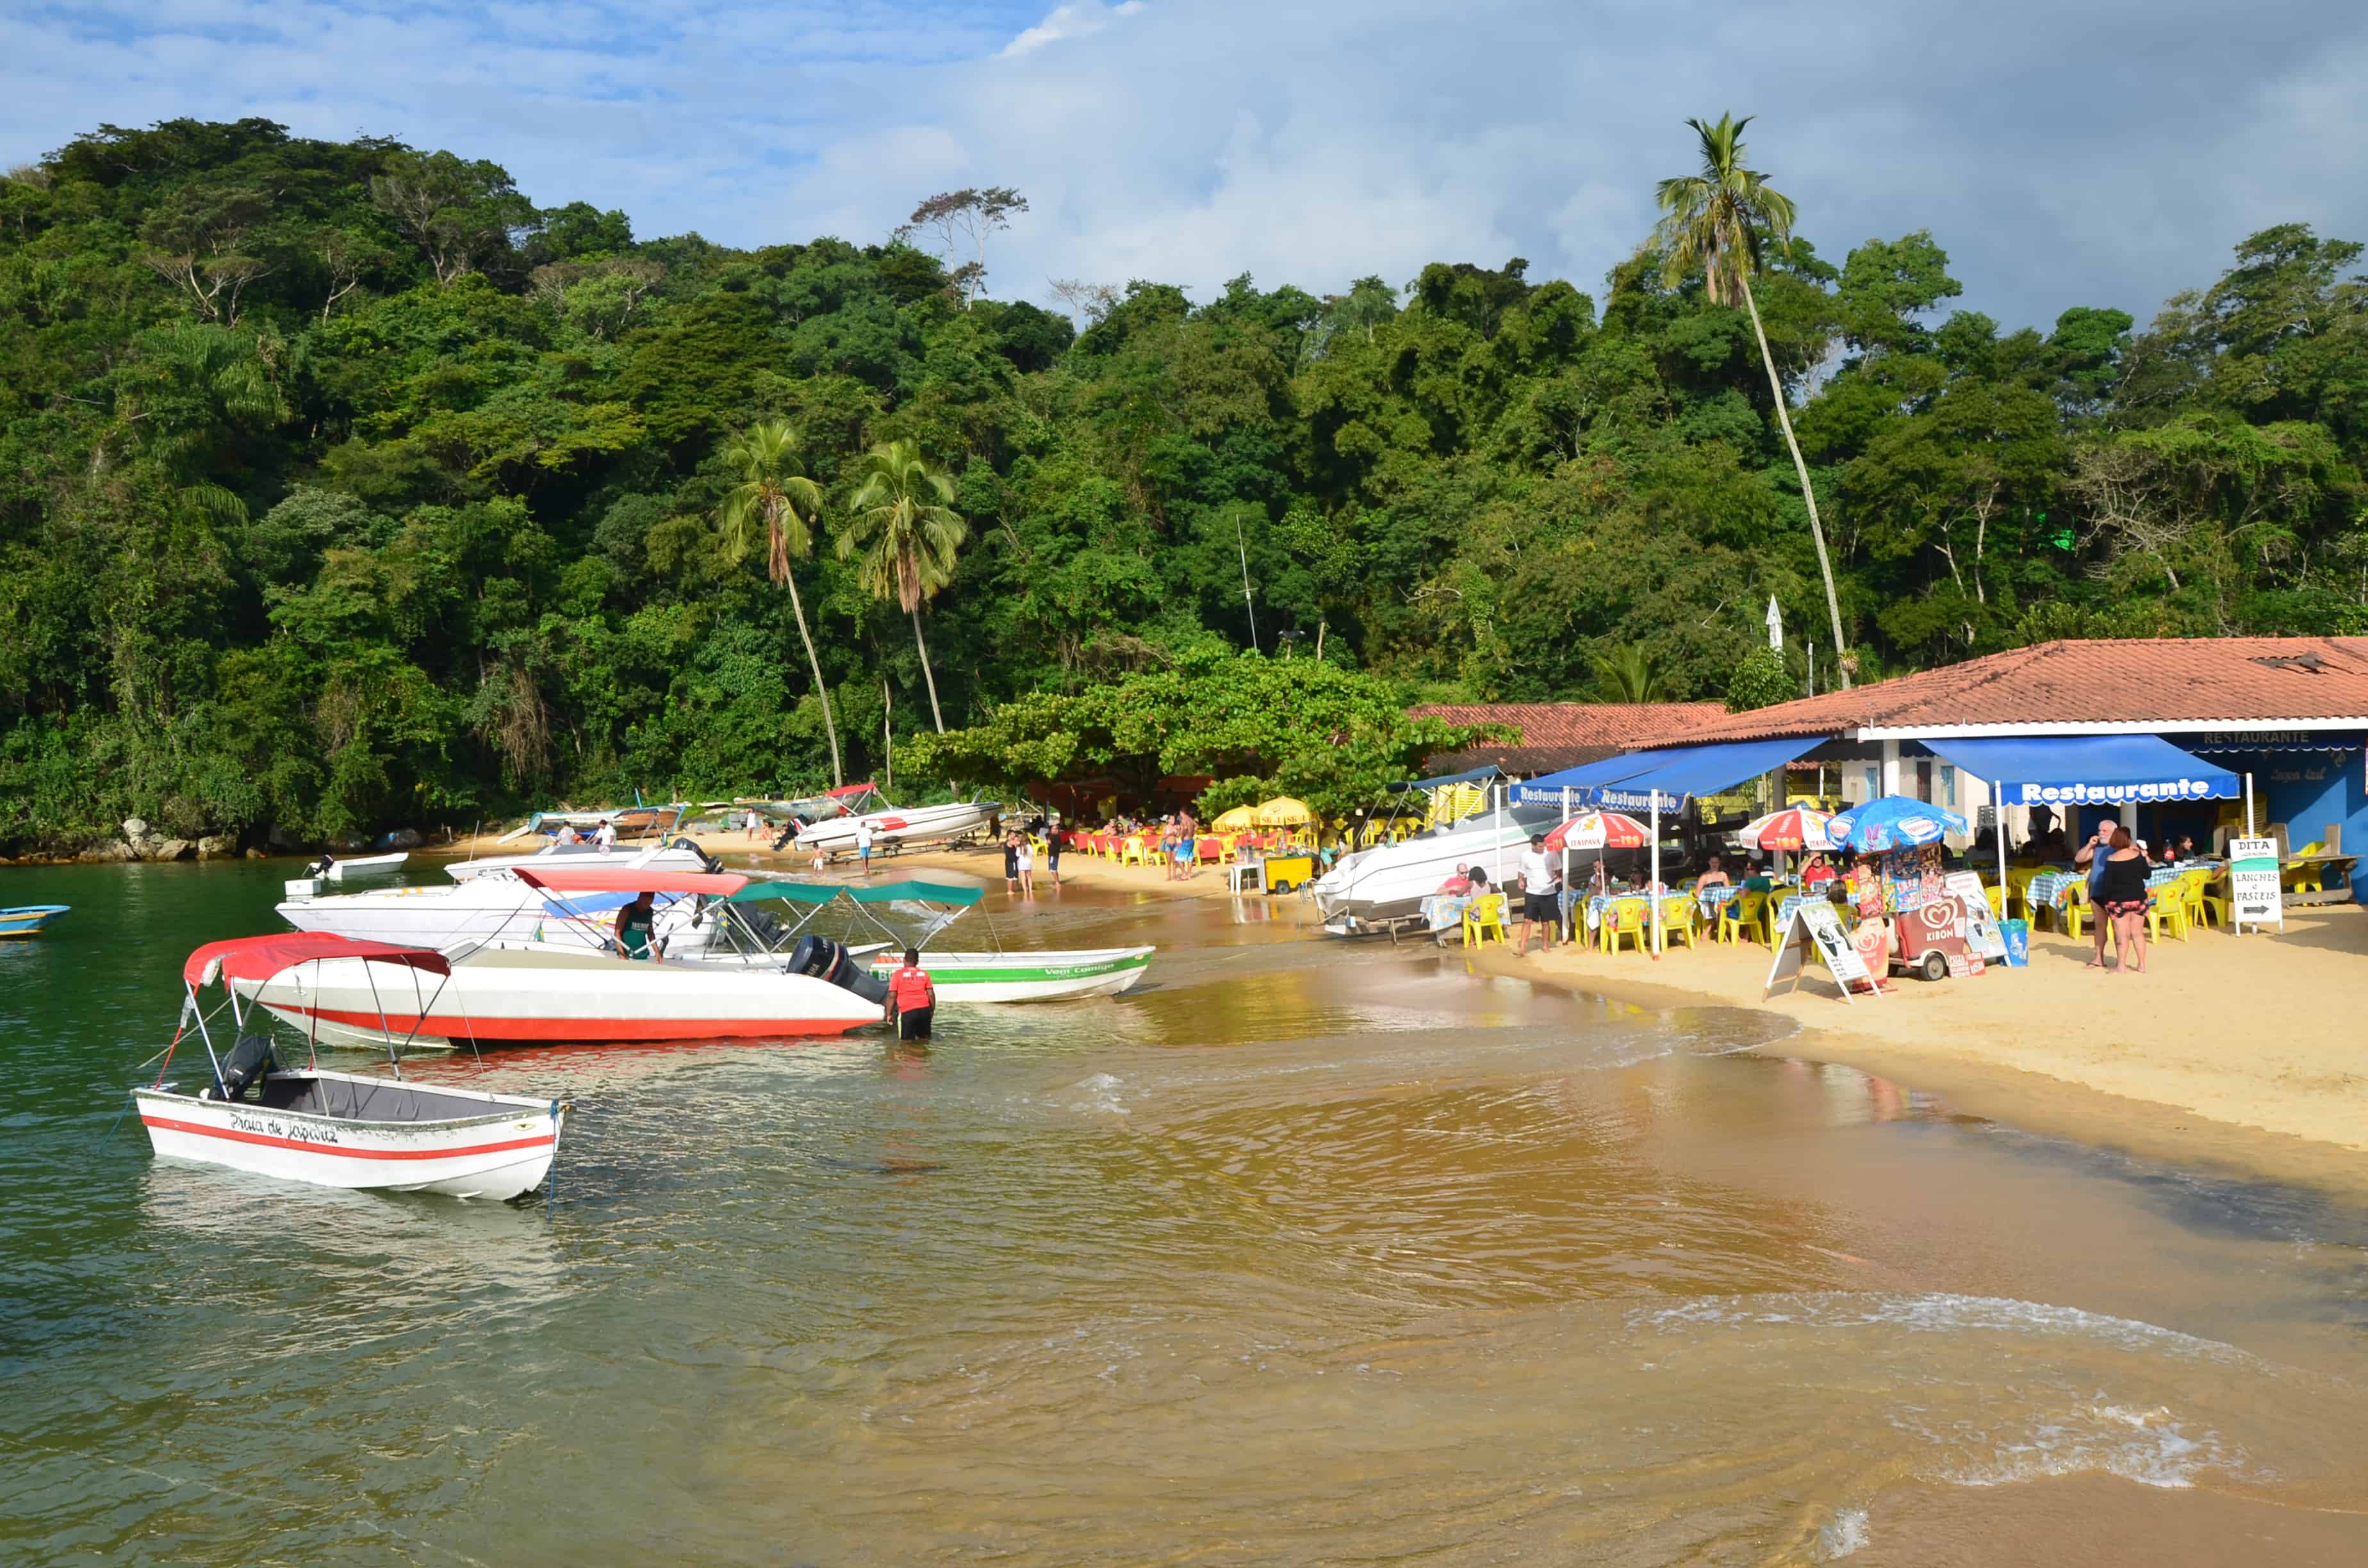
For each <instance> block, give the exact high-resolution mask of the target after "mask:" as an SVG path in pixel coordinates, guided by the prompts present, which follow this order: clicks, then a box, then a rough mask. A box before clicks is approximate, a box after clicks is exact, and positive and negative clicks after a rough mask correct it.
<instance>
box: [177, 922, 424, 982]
mask: <svg viewBox="0 0 2368 1568" xmlns="http://www.w3.org/2000/svg"><path fill="white" fill-rule="evenodd" d="M314 959H368V960H370V961H372V962H374V963H392V964H402V965H404V967H405V968H409V969H424V970H426V971H427V972H428V973H430V974H450V973H451V972H452V966H451V965H450V963H448V962H446V961H445V959H444V955H443V954H442V953H439V952H435V951H432V950H430V949H427V948H398V947H396V946H395V945H394V944H393V943H392V942H363V941H357V940H356V939H355V938H353V937H333V936H331V935H330V934H329V933H328V932H326V931H282V932H279V933H277V934H275V935H273V936H269V937H232V938H230V940H228V941H226V942H208V943H207V944H206V945H205V946H204V947H202V948H199V949H198V950H197V951H196V952H194V953H191V954H190V955H189V958H188V962H186V963H184V964H183V965H181V978H182V979H183V980H184V981H187V982H188V983H189V984H191V985H204V984H208V983H211V981H212V980H213V978H214V975H215V974H216V973H217V972H220V973H221V974H222V976H223V978H224V979H226V980H252V981H256V982H258V983H259V982H262V981H266V980H269V979H270V978H271V977H272V976H273V975H275V974H278V973H279V972H280V971H282V970H289V969H293V968H295V967H296V966H297V965H298V964H300V963H311V962H312V961H313V960H314Z"/></svg>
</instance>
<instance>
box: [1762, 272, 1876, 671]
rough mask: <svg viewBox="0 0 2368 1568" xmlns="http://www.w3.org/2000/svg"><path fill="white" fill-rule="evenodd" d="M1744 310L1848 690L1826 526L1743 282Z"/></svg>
mask: <svg viewBox="0 0 2368 1568" xmlns="http://www.w3.org/2000/svg"><path fill="white" fill-rule="evenodd" d="M1742 281H1743V304H1744V308H1745V309H1746V310H1748V311H1749V312H1751V332H1752V335H1753V336H1755V337H1757V338H1759V362H1760V364H1762V365H1764V366H1766V367H1767V369H1768V390H1769V391H1770V392H1773V393H1775V394H1776V423H1777V424H1778V425H1780V426H1783V429H1784V445H1785V446H1786V447H1787V448H1789V449H1791V450H1792V453H1793V472H1795V473H1797V474H1799V475H1800V476H1801V499H1802V500H1804V501H1805V502H1807V503H1808V506H1809V537H1810V538H1811V539H1812V540H1816V545H1817V570H1818V571H1819V572H1820V573H1822V574H1824V575H1825V579H1826V614H1827V617H1828V618H1829V619H1831V620H1832V621H1833V626H1834V668H1835V670H1836V671H1837V672H1838V673H1839V675H1840V676H1841V683H1842V684H1841V689H1842V690H1844V691H1848V690H1849V689H1850V641H1849V639H1847V638H1845V637H1844V636H1843V635H1842V607H1841V601H1840V600H1839V598H1836V597H1834V564H1833V562H1831V561H1830V560H1828V559H1827V556H1826V526H1825V525H1824V524H1823V523H1821V522H1819V521H1818V520H1817V493H1816V490H1815V489H1813V488H1811V486H1810V484H1809V465H1808V464H1807V463H1805V462H1804V461H1803V460H1801V443H1800V442H1799V441H1797V440H1795V439H1794V438H1793V415H1792V413H1791V411H1790V410H1789V409H1788V408H1786V406H1785V403H1784V382H1783V380H1782V378H1781V377H1779V376H1778V375H1777V374H1776V360H1775V358H1774V356H1772V355H1770V353H1769V352H1768V333H1767V330H1766V329H1765V328H1764V327H1762V326H1761V325H1760V324H1759V301H1757V300H1754V299H1753V298H1752V297H1751V279H1750V278H1744V279H1743V280H1742Z"/></svg>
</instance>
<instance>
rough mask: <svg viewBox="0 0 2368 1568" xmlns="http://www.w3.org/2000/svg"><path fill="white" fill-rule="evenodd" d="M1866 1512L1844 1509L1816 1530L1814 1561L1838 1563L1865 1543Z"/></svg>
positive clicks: (1858, 1509) (1859, 1509)
mask: <svg viewBox="0 0 2368 1568" xmlns="http://www.w3.org/2000/svg"><path fill="white" fill-rule="evenodd" d="M1867 1539H1868V1538H1867V1525H1866V1510H1865V1509H1864V1508H1844V1509H1843V1510H1842V1511H1841V1512H1840V1513H1839V1514H1836V1515H1835V1516H1834V1517H1832V1518H1830V1519H1827V1521H1826V1522H1825V1523H1824V1524H1823V1525H1820V1526H1819V1527H1818V1528H1817V1545H1816V1559H1817V1561H1818V1562H1840V1561H1841V1560H1842V1559H1843V1558H1845V1557H1849V1556H1850V1555H1852V1554H1853V1553H1855V1552H1856V1551H1858V1549H1859V1548H1860V1547H1861V1546H1864V1545H1865V1544H1866V1543H1867Z"/></svg>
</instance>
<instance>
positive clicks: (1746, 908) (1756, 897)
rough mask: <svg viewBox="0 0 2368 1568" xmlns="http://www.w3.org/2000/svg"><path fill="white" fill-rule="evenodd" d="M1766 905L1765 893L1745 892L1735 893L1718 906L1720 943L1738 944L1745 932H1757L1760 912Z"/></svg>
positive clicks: (1760, 922)
mask: <svg viewBox="0 0 2368 1568" xmlns="http://www.w3.org/2000/svg"><path fill="white" fill-rule="evenodd" d="M1767 903H1768V895H1767V894H1766V893H1764V892H1748V891H1746V892H1739V893H1736V895H1735V896H1734V897H1733V898H1731V899H1728V900H1727V901H1726V902H1725V903H1723V904H1721V905H1719V910H1718V939H1719V940H1720V941H1722V942H1740V941H1742V940H1743V939H1744V933H1745V932H1747V931H1753V932H1756V931H1758V930H1759V927H1760V926H1761V925H1762V924H1763V921H1762V919H1761V911H1762V910H1763V909H1764V908H1765V907H1766V905H1767Z"/></svg>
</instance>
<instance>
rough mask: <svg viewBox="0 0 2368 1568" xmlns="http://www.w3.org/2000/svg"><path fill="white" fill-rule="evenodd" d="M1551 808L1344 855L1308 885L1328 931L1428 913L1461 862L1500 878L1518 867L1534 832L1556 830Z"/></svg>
mask: <svg viewBox="0 0 2368 1568" xmlns="http://www.w3.org/2000/svg"><path fill="white" fill-rule="evenodd" d="M1555 820H1558V819H1556V818H1555V817H1554V813H1553V812H1551V811H1550V810H1539V809H1523V810H1520V811H1518V812H1510V811H1508V812H1505V813H1504V815H1503V818H1502V820H1501V822H1500V821H1498V820H1497V815H1496V813H1494V812H1491V813H1489V814H1487V815H1485V816H1474V817H1466V818H1464V819H1463V821H1462V822H1460V823H1458V824H1455V825H1454V826H1452V827H1446V828H1437V829H1434V830H1432V831H1431V832H1429V833H1420V834H1417V835H1415V836H1413V837H1412V838H1409V839H1406V840H1405V841H1404V842H1402V843H1398V844H1389V845H1376V846H1373V847H1372V848H1371V849H1360V850H1358V851H1357V852H1356V853H1355V854H1353V855H1349V856H1346V857H1344V858H1342V859H1341V861H1340V863H1339V864H1338V865H1336V866H1334V867H1333V868H1332V869H1330V870H1329V871H1326V872H1325V873H1324V875H1322V876H1320V877H1318V878H1316V879H1315V881H1312V882H1310V883H1308V884H1307V887H1308V892H1311V893H1313V894H1314V895H1315V907H1316V911H1317V913H1318V914H1319V915H1321V917H1322V919H1323V922H1324V928H1325V929H1326V931H1329V932H1331V933H1332V934H1333V935H1335V936H1353V935H1356V934H1358V932H1359V931H1360V929H1361V928H1367V927H1371V926H1374V925H1375V924H1376V923H1378V922H1381V921H1386V920H1392V919H1396V918H1399V917H1401V916H1405V915H1415V914H1417V913H1419V912H1420V910H1421V908H1422V901H1423V900H1424V899H1425V898H1426V897H1428V896H1429V895H1430V894H1431V893H1433V892H1437V891H1438V888H1439V885H1440V883H1441V882H1443V881H1446V880H1447V879H1448V878H1449V877H1450V876H1452V875H1453V874H1454V872H1455V869H1456V868H1457V867H1458V866H1478V867H1480V868H1481V869H1483V870H1486V872H1487V873H1488V874H1489V876H1490V878H1491V879H1492V880H1494V881H1497V882H1499V883H1502V882H1504V881H1506V878H1507V876H1508V874H1509V873H1511V872H1512V871H1514V870H1515V869H1518V868H1519V866H1520V859H1521V854H1522V852H1523V851H1524V850H1526V849H1527V848H1529V846H1530V835H1531V834H1532V833H1542V832H1544V831H1546V830H1547V829H1548V828H1551V827H1552V826H1553V825H1554V821H1555Z"/></svg>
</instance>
